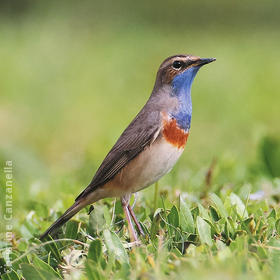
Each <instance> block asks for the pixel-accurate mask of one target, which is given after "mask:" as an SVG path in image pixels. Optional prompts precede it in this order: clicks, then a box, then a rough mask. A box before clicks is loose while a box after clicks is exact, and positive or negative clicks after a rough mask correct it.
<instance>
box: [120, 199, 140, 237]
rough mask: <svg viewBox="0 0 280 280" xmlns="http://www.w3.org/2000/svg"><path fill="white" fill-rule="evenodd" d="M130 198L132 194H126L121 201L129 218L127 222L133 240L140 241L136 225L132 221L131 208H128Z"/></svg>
mask: <svg viewBox="0 0 280 280" xmlns="http://www.w3.org/2000/svg"><path fill="white" fill-rule="evenodd" d="M129 198H130V195H126V196H124V197H122V198H121V202H122V207H123V211H124V214H125V217H126V219H127V223H128V231H129V235H130V238H131V241H132V242H133V241H138V238H137V235H136V232H135V229H134V226H133V224H132V221H131V217H130V214H129V210H128V209H129V208H128V206H129V204H128V203H129Z"/></svg>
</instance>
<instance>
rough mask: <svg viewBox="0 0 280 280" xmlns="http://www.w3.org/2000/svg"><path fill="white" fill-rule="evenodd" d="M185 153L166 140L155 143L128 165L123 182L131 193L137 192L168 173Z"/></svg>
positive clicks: (182, 149)
mask: <svg viewBox="0 0 280 280" xmlns="http://www.w3.org/2000/svg"><path fill="white" fill-rule="evenodd" d="M183 151H184V148H177V147H175V146H173V145H172V144H170V143H168V142H166V141H165V140H164V139H161V140H159V141H157V142H154V143H153V144H152V146H150V147H147V148H146V149H145V150H144V151H143V152H142V153H141V154H140V155H139V156H138V157H136V158H135V159H134V160H132V161H131V162H130V163H129V164H128V166H127V168H125V170H124V172H123V175H122V180H121V181H122V182H124V183H125V185H126V189H129V191H130V192H132V193H133V192H137V191H139V190H141V189H143V188H145V187H147V186H149V185H151V184H153V183H154V182H156V181H158V180H159V179H160V178H161V177H162V176H163V175H165V174H166V173H168V172H169V171H170V170H171V169H172V167H173V166H174V165H175V163H176V162H177V160H178V159H179V157H180V156H181V154H182V152H183Z"/></svg>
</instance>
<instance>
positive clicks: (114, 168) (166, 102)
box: [40, 55, 216, 241]
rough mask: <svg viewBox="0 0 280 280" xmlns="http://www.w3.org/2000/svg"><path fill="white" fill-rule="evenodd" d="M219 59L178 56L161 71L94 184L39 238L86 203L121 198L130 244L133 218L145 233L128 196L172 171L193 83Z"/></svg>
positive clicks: (188, 118) (188, 112)
mask: <svg viewBox="0 0 280 280" xmlns="http://www.w3.org/2000/svg"><path fill="white" fill-rule="evenodd" d="M215 60H216V59H215V58H200V57H198V56H194V55H174V56H171V57H168V58H167V59H165V60H164V61H163V62H162V64H161V65H160V67H159V70H158V72H157V76H156V81H155V85H154V88H153V91H152V93H151V95H150V98H149V99H148V101H147V102H146V104H145V105H144V107H143V108H142V110H141V111H140V112H139V113H138V115H137V116H136V117H135V118H134V119H133V121H132V122H131V123H130V124H129V125H128V127H127V128H126V129H125V130H124V132H123V133H122V134H121V136H120V137H119V139H118V140H117V142H116V144H115V145H114V146H113V148H112V149H111V150H110V151H109V153H108V154H107V156H106V157H105V159H104V160H103V162H102V163H101V165H100V167H99V168H98V170H97V172H96V173H95V175H94V177H93V179H92V181H91V182H90V184H89V185H88V186H87V187H86V188H85V189H84V191H83V192H82V193H80V195H79V196H78V197H77V198H76V200H75V202H74V204H73V205H72V206H71V207H70V208H69V209H67V210H66V211H65V213H64V214H63V215H62V216H61V217H60V218H58V219H57V220H56V221H55V222H54V223H53V224H52V225H51V226H50V227H49V228H48V229H47V230H46V231H45V232H44V233H43V234H42V235H41V237H40V239H43V238H44V237H46V236H48V235H53V234H54V233H56V231H57V229H58V228H59V227H61V226H62V225H63V224H65V223H66V222H67V221H68V220H69V219H71V218H72V217H73V216H74V215H75V214H76V213H77V212H79V211H80V210H81V209H82V208H84V207H85V206H87V205H91V204H92V203H94V202H96V201H98V200H100V199H102V198H106V197H120V199H121V203H122V206H123V210H124V213H125V216H126V219H127V222H128V230H129V235H130V238H131V240H132V241H138V238H137V234H136V231H135V229H134V226H133V223H132V219H133V221H134V223H135V225H136V227H137V228H138V231H139V232H140V234H144V233H143V230H142V228H141V226H140V224H139V222H138V221H137V219H136V216H135V214H134V212H133V209H132V207H131V206H130V205H129V201H130V196H131V194H133V193H136V192H138V191H140V190H142V189H144V188H146V187H148V186H150V185H151V184H153V183H155V182H156V181H158V180H159V179H160V178H161V177H162V176H163V175H165V174H166V173H168V172H169V171H170V170H171V169H172V168H173V166H174V165H175V163H176V162H177V160H178V159H179V157H180V156H181V154H182V152H183V151H184V147H185V145H186V142H187V139H188V136H189V131H190V126H191V118H192V100H191V85H192V82H193V80H194V77H195V76H196V74H197V72H198V70H199V69H200V67H201V66H203V65H205V64H208V63H210V62H212V61H215Z"/></svg>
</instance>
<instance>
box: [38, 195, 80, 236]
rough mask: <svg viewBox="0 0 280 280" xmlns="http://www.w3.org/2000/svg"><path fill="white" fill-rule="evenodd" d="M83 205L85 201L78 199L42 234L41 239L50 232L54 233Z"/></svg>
mask: <svg viewBox="0 0 280 280" xmlns="http://www.w3.org/2000/svg"><path fill="white" fill-rule="evenodd" d="M83 207H85V204H84V203H83V201H81V200H79V201H76V202H75V203H74V204H73V205H72V206H71V207H70V208H68V209H67V210H66V211H65V212H64V214H63V215H62V216H61V217H59V218H58V219H57V220H56V221H55V222H54V223H53V224H52V225H51V226H50V227H49V228H48V229H47V230H46V231H45V232H44V233H43V234H42V235H41V236H40V240H42V239H44V238H45V237H46V236H48V235H49V234H50V235H53V234H54V233H55V232H56V231H57V230H58V229H59V228H60V227H61V226H62V225H64V224H65V223H66V222H67V221H68V220H70V219H71V218H72V217H73V216H74V215H76V214H77V213H78V212H79V211H80V210H81V209H82V208H83Z"/></svg>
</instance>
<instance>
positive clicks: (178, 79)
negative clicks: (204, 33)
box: [155, 55, 216, 91]
mask: <svg viewBox="0 0 280 280" xmlns="http://www.w3.org/2000/svg"><path fill="white" fill-rule="evenodd" d="M215 60H216V59H215V58H200V57H198V56H194V55H174V56H171V57H168V58H167V59H165V60H164V61H163V62H162V64H161V65H160V68H159V70H158V73H157V79H156V84H155V87H156V88H159V87H161V86H164V85H171V86H172V88H173V89H174V91H178V90H181V89H183V88H184V89H185V90H190V88H191V85H192V82H193V79H194V77H195V75H196V73H197V71H198V70H199V69H200V67H202V66H203V65H205V64H208V63H210V62H213V61H215Z"/></svg>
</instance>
